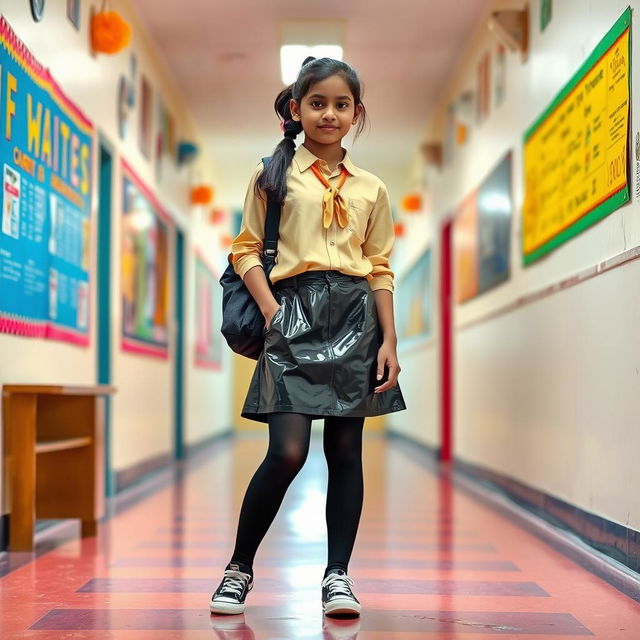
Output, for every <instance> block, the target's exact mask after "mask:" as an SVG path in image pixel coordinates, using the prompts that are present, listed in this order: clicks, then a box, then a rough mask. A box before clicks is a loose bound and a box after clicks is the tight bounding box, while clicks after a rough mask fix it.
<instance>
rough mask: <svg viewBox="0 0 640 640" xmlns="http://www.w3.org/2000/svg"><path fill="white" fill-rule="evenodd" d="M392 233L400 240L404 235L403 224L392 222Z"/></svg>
mask: <svg viewBox="0 0 640 640" xmlns="http://www.w3.org/2000/svg"><path fill="white" fill-rule="evenodd" d="M393 232H394V234H395V236H396V238H400V237H402V236H403V235H404V222H394V224H393Z"/></svg>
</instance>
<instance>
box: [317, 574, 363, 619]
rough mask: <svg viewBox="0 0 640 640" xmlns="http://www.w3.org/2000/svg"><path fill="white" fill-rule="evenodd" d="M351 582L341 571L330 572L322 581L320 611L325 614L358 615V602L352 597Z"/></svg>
mask: <svg viewBox="0 0 640 640" xmlns="http://www.w3.org/2000/svg"><path fill="white" fill-rule="evenodd" d="M352 586H353V580H352V579H351V578H350V577H349V576H348V575H347V574H346V573H345V572H344V571H343V570H342V569H337V570H336V571H335V572H334V571H332V572H331V573H329V575H328V576H327V577H326V578H325V579H324V580H323V581H322V610H323V612H324V613H325V614H329V615H333V614H349V615H355V616H359V615H360V602H359V600H358V598H356V597H355V596H354V595H353V591H351V587H352Z"/></svg>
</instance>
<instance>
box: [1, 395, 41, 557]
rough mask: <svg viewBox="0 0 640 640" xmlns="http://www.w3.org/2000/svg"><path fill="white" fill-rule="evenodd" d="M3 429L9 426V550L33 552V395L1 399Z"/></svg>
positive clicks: (34, 477) (34, 480)
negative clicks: (3, 420)
mask: <svg viewBox="0 0 640 640" xmlns="http://www.w3.org/2000/svg"><path fill="white" fill-rule="evenodd" d="M4 403H5V408H6V412H5V416H6V418H7V421H6V422H5V427H4V428H5V429H7V427H8V425H10V428H9V433H8V438H7V443H8V445H9V456H10V458H11V463H10V467H9V482H10V489H9V495H10V500H11V504H10V506H9V508H10V516H9V548H10V549H11V551H32V550H33V534H34V531H33V528H34V525H35V520H36V507H35V491H36V453H35V447H36V396H35V394H16V395H8V396H5V397H4Z"/></svg>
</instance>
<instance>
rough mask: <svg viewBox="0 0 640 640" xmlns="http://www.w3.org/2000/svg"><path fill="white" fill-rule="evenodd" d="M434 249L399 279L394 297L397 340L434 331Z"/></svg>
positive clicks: (420, 258) (420, 336)
mask: <svg viewBox="0 0 640 640" xmlns="http://www.w3.org/2000/svg"><path fill="white" fill-rule="evenodd" d="M431 274H432V266H431V249H430V248H427V249H425V250H424V252H423V253H422V254H420V256H419V257H418V258H417V259H416V261H415V262H414V263H413V265H412V266H411V267H410V268H409V270H408V271H407V272H406V273H405V275H404V276H403V277H402V278H401V279H400V281H399V283H398V287H397V289H398V290H397V293H396V295H395V298H396V300H397V302H396V304H395V307H396V309H397V319H396V323H397V333H398V342H400V341H405V340H408V339H416V338H428V337H429V336H430V335H431V330H432V308H433V282H432V277H431Z"/></svg>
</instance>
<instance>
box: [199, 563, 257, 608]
mask: <svg viewBox="0 0 640 640" xmlns="http://www.w3.org/2000/svg"><path fill="white" fill-rule="evenodd" d="M252 588H253V576H252V575H251V574H250V573H245V572H244V571H241V570H240V565H239V564H238V563H235V562H230V563H229V569H225V572H224V578H222V582H221V583H220V585H219V586H218V588H217V589H216V590H215V592H214V594H213V595H212V596H211V602H210V604H209V609H210V611H211V613H242V612H243V611H244V599H245V598H246V597H247V593H249V591H251V589H252Z"/></svg>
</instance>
